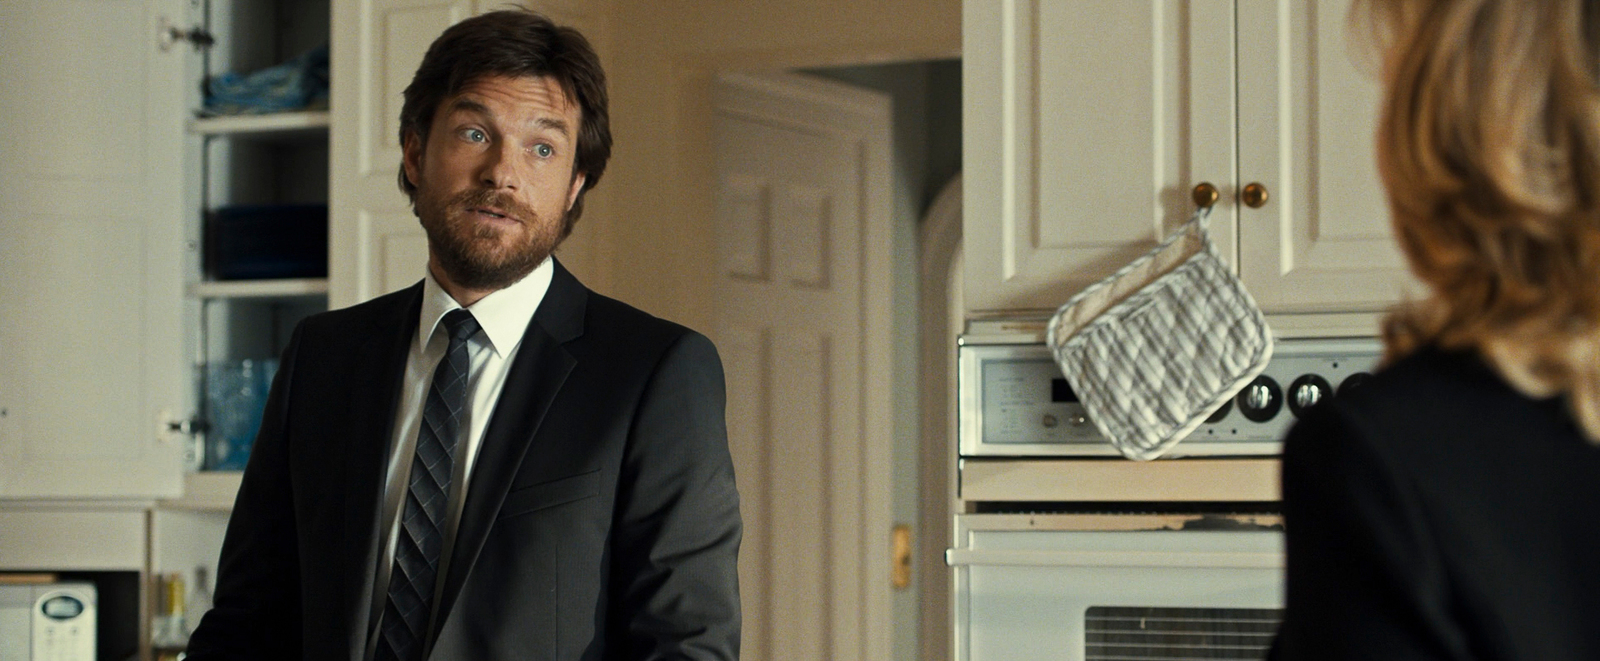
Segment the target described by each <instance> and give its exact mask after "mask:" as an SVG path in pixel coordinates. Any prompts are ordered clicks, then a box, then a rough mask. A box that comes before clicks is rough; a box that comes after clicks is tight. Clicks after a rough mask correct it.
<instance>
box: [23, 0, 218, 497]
mask: <svg viewBox="0 0 1600 661" xmlns="http://www.w3.org/2000/svg"><path fill="white" fill-rule="evenodd" d="M186 6H187V3H184V2H181V1H178V0H97V1H94V2H89V1H85V0H63V1H56V0H51V1H49V2H46V1H44V0H34V1H23V2H7V3H4V5H3V6H0V43H3V44H5V46H6V48H5V52H6V55H5V57H3V58H0V133H3V134H4V135H6V136H7V146H6V147H5V148H4V149H5V156H4V157H3V158H0V233H3V234H4V235H5V236H6V237H7V239H6V241H4V242H3V243H0V278H4V280H5V282H7V283H8V285H7V287H6V288H5V289H4V292H3V293H0V497H6V498H17V497H152V496H172V495H176V494H177V492H178V489H179V479H180V476H181V463H180V462H181V457H182V454H181V453H182V443H181V442H180V441H179V439H177V438H175V437H168V436H166V435H164V434H161V433H160V432H159V429H160V427H159V424H158V422H159V421H162V420H164V419H167V418H176V417H181V416H182V415H183V414H186V413H188V404H187V402H185V401H184V398H183V396H182V395H181V393H182V391H183V387H182V384H183V383H184V382H185V380H186V379H187V377H188V372H187V369H186V368H185V366H184V361H183V349H182V346H183V339H182V338H183V337H184V334H183V328H184V325H183V317H182V309H183V308H182V300H183V299H182V282H183V275H182V273H183V272H182V268H183V264H184V260H183V256H184V255H183V252H182V251H183V242H182V232H181V229H180V228H181V223H180V222H178V221H179V219H180V218H182V216H181V215H180V214H182V193H181V172H182V171H183V166H184V161H183V149H184V135H183V125H182V121H183V111H182V108H183V103H184V98H185V95H184V92H183V90H184V88H183V86H182V82H181V81H182V79H183V73H184V70H185V67H186V66H187V59H186V58H188V57H189V55H188V54H187V52H186V51H184V50H181V49H179V50H174V51H172V52H162V51H160V49H159V48H158V46H157V39H156V37H155V35H156V34H157V25H158V23H159V21H160V20H161V19H162V18H170V19H172V20H174V21H181V20H183V19H184V18H185V16H184V11H185V8H186ZM63 72H70V75H63Z"/></svg>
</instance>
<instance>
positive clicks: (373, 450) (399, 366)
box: [337, 283, 422, 658]
mask: <svg viewBox="0 0 1600 661" xmlns="http://www.w3.org/2000/svg"><path fill="white" fill-rule="evenodd" d="M421 305H422V284H421V283H418V284H417V285H416V286H415V287H412V288H411V289H410V290H408V291H407V295H405V296H403V297H401V298H400V299H399V300H398V301H397V302H396V304H395V305H392V306H389V307H388V308H386V309H383V310H380V311H379V312H378V313H377V314H375V315H373V316H372V317H370V321H371V322H372V323H373V326H372V327H369V328H363V329H359V332H360V334H361V335H362V336H364V337H365V338H366V341H365V342H364V343H362V344H361V346H359V347H357V348H356V349H355V351H354V355H353V357H352V360H351V372H350V373H351V375H352V378H353V379H356V380H360V378H361V376H362V375H372V376H374V377H376V378H375V379H373V380H371V381H366V382H367V383H371V384H372V386H371V387H368V388H364V389H357V390H356V392H357V393H358V394H357V396H355V397H352V398H351V400H350V408H349V410H348V411H339V412H338V413H337V415H340V416H343V417H345V418H346V420H348V424H347V425H345V426H339V427H338V428H339V429H341V430H344V431H345V433H346V434H347V437H346V438H344V439H340V440H342V441H343V445H344V448H345V456H344V459H343V462H342V463H341V464H339V465H340V470H339V471H338V472H337V474H338V475H339V479H340V482H341V483H342V484H343V485H344V499H343V501H344V504H345V507H344V529H343V530H342V531H340V532H339V534H342V535H344V536H345V543H344V544H340V545H339V552H340V553H341V554H342V556H343V557H342V558H340V563H341V565H342V566H343V568H344V570H343V572H342V574H343V575H344V576H345V577H346V582H345V584H344V586H343V590H344V593H343V594H342V595H340V596H342V597H343V598H344V599H345V603H347V604H349V606H350V607H349V608H348V609H347V610H346V611H345V612H348V613H350V614H351V618H352V620H351V623H350V624H351V630H350V632H349V633H350V640H351V643H350V644H351V648H352V651H353V653H354V654H355V655H356V656H354V657H352V658H360V655H361V654H362V653H364V651H365V650H364V649H363V646H364V644H365V642H366V638H367V635H366V634H367V628H368V627H369V626H370V624H371V618H370V609H371V603H372V590H373V579H374V578H375V576H374V573H375V572H376V570H377V567H376V564H375V563H376V562H377V558H378V544H377V541H378V512H379V511H380V510H379V504H380V503H381V502H382V499H383V489H384V476H385V474H386V472H387V468H388V456H389V446H390V444H391V440H392V439H391V436H392V435H393V433H394V430H393V427H394V419H395V409H396V407H397V406H398V405H399V401H400V388H401V381H402V380H403V379H404V378H405V369H406V360H407V356H408V354H409V352H410V349H411V341H412V340H413V339H414V338H415V337H416V332H417V317H418V315H419V314H421Z"/></svg>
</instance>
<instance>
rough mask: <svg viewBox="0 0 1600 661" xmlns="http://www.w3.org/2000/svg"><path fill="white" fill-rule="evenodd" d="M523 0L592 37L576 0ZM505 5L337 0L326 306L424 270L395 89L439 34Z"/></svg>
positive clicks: (423, 242) (422, 238) (407, 281)
mask: <svg viewBox="0 0 1600 661" xmlns="http://www.w3.org/2000/svg"><path fill="white" fill-rule="evenodd" d="M525 4H527V5H528V6H529V7H531V8H533V9H535V10H537V11H541V12H544V13H545V14H546V15H548V16H550V17H551V18H552V20H555V21H556V22H557V23H560V24H564V25H575V26H576V27H578V28H579V29H580V30H582V31H583V32H584V33H585V35H587V36H589V37H590V38H591V40H594V41H598V38H597V37H596V33H597V30H596V29H595V28H592V27H590V26H591V25H593V24H595V21H594V20H593V19H592V17H591V14H590V13H589V11H590V10H588V9H585V8H584V3H582V2H580V0H565V1H557V0H546V1H544V2H533V3H525ZM505 6H507V5H505V4H503V3H500V2H495V1H491V0H479V1H478V2H473V1H472V0H348V1H340V2H335V3H334V10H333V37H332V51H331V57H332V59H331V65H332V66H331V76H332V80H331V86H332V89H331V101H332V121H331V124H332V126H331V128H330V131H331V134H330V137H329V140H330V143H329V146H330V149H331V150H332V152H333V153H332V155H331V161H332V168H333V172H332V177H331V178H330V182H329V186H330V189H329V203H328V205H329V223H330V230H329V231H330V236H329V246H328V247H329V252H328V305H329V307H331V308H342V307H345V306H349V305H354V304H356V303H359V302H361V301H365V300H367V299H370V298H373V297H376V296H380V295H382V294H386V293H389V292H392V291H395V290H397V289H401V288H404V287H406V286H409V285H411V284H413V283H415V282H416V281H417V280H418V279H420V278H422V275H423V269H424V268H425V266H426V265H427V262H428V240H427V237H426V235H425V234H424V233H423V231H422V227H421V225H419V224H418V223H417V218H416V216H415V215H414V214H413V213H412V212H411V206H410V203H409V202H408V201H407V198H406V196H405V194H404V193H402V192H400V189H399V184H398V178H397V177H398V173H399V170H400V158H401V153H400V139H399V132H400V107H401V104H402V102H403V101H404V99H403V98H402V97H401V93H402V92H404V91H405V88H406V86H407V85H409V84H411V77H412V76H413V75H414V74H415V73H416V71H417V65H419V64H421V63H422V55H423V53H425V52H427V50H428V45H429V44H432V43H433V40H434V39H435V38H437V37H438V36H439V33H441V32H443V31H444V29H445V28H447V27H450V26H451V25H453V24H455V23H456V22H458V21H461V20H462V19H465V18H467V17H468V16H472V15H473V14H476V13H481V12H484V11H490V10H494V9H500V8H503V7H505ZM596 47H598V44H597V45H596ZM565 254H566V253H565V252H564V253H563V255H565Z"/></svg>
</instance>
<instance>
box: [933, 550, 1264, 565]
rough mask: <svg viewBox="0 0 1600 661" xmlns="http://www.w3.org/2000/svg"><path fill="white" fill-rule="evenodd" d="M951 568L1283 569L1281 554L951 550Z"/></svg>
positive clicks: (947, 553) (947, 558)
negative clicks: (980, 566)
mask: <svg viewBox="0 0 1600 661" xmlns="http://www.w3.org/2000/svg"><path fill="white" fill-rule="evenodd" d="M944 559H945V564H948V565H950V566H951V567H963V566H969V565H983V566H991V567H1177V568H1208V569H1209V568H1228V567H1233V568H1239V569H1282V568H1283V567H1284V561H1283V554H1282V553H1253V552H1239V553H1212V552H1166V551H999V550H984V549H949V550H946V551H945V552H944Z"/></svg>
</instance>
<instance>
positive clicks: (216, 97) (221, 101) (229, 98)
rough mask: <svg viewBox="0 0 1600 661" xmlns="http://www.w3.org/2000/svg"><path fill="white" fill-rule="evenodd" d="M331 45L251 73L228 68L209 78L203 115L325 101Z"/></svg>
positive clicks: (296, 107)
mask: <svg viewBox="0 0 1600 661" xmlns="http://www.w3.org/2000/svg"><path fill="white" fill-rule="evenodd" d="M327 99H328V45H327V44H323V45H321V46H318V47H316V48H313V49H311V50H309V51H306V52H305V53H302V54H301V55H300V56H298V57H296V58H294V59H292V60H289V61H288V62H284V63H283V64H279V65H276V66H271V67H267V68H265V69H262V70H260V71H257V72H255V73H251V74H249V75H240V74H238V73H235V72H232V71H230V72H227V73H223V74H218V75H216V76H212V77H211V79H210V80H208V81H206V100H205V107H204V108H203V109H202V110H201V111H200V114H202V115H259V114H266V113H274V112H288V111H291V110H301V109H304V108H309V107H312V106H316V105H319V104H321V105H326V103H327Z"/></svg>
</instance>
